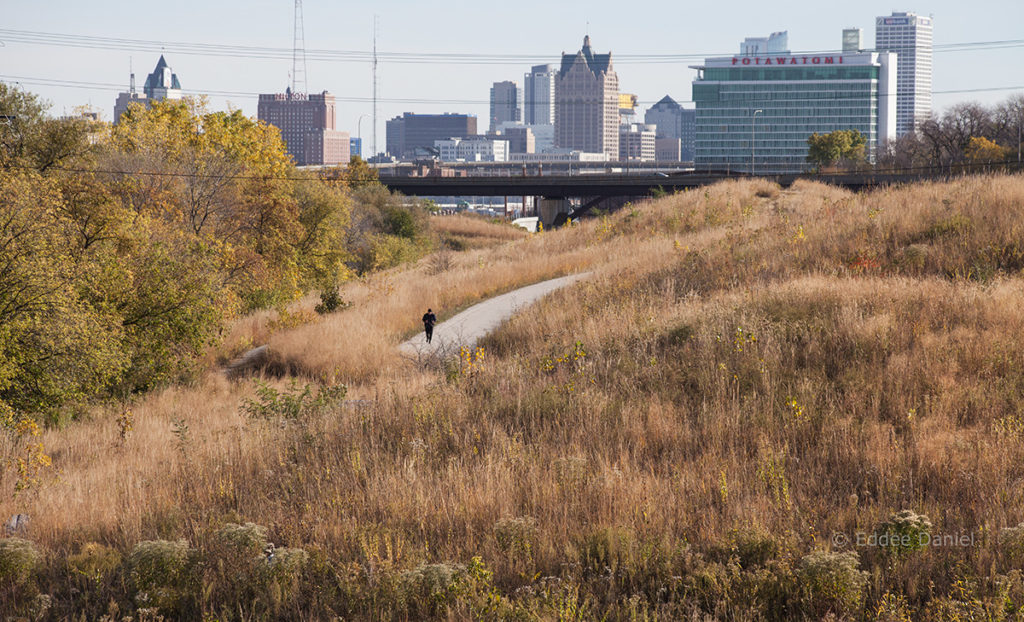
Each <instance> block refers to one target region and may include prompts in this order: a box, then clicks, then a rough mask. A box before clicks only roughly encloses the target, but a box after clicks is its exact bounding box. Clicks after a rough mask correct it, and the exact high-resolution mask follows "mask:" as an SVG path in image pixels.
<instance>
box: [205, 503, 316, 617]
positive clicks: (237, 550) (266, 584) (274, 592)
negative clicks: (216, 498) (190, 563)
mask: <svg viewBox="0 0 1024 622" xmlns="http://www.w3.org/2000/svg"><path fill="white" fill-rule="evenodd" d="M207 557H208V565H209V567H210V573H209V574H208V576H207V585H208V589H209V600H210V602H211V604H212V605H213V606H214V607H221V608H225V611H226V610H228V609H231V610H239V611H241V610H244V611H246V613H247V614H250V615H252V616H255V617H259V616H261V615H266V614H268V613H273V614H275V615H276V614H277V613H279V612H280V610H281V608H282V607H284V606H287V605H289V604H290V603H291V602H292V601H293V600H294V599H295V597H296V596H297V595H298V593H299V588H300V587H301V577H302V571H303V569H304V568H305V566H306V562H307V561H308V560H309V556H308V555H307V554H306V552H305V551H304V550H302V549H297V548H279V549H278V548H275V547H274V545H273V543H271V542H269V541H268V540H267V530H266V529H265V528H263V527H261V526H259V525H256V524H254V523H245V524H237V523H228V524H226V525H224V526H223V527H221V528H220V529H218V530H217V531H216V532H215V533H214V534H213V538H212V539H211V541H210V546H209V550H208V551H207ZM239 607H241V608H242V609H238V608H239Z"/></svg>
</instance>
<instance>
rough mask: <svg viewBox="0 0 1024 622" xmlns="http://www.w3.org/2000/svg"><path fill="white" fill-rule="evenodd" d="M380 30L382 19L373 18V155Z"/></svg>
mask: <svg viewBox="0 0 1024 622" xmlns="http://www.w3.org/2000/svg"><path fill="white" fill-rule="evenodd" d="M379 28H380V18H379V17H378V16H377V15H374V16H373V155H374V156H376V155H377V154H378V153H379V152H378V151H377V30H378V29H379Z"/></svg>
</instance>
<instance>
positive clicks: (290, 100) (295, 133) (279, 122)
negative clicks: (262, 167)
mask: <svg viewBox="0 0 1024 622" xmlns="http://www.w3.org/2000/svg"><path fill="white" fill-rule="evenodd" d="M256 110H257V112H256V114H257V117H258V118H259V120H260V121H265V122H266V123H269V124H270V125H273V126H275V127H277V128H278V129H279V130H281V138H282V139H284V142H285V145H286V147H287V149H288V155H290V156H291V157H292V159H294V160H295V164H296V165H298V166H314V165H326V166H337V165H339V164H348V161H349V157H350V152H349V149H350V144H349V134H348V132H342V131H338V130H336V129H335V127H334V95H331V94H330V93H328V92H327V91H324V92H322V93H319V94H317V93H313V94H310V95H306V94H305V93H293V92H292V90H291V88H287V89H285V92H284V93H273V94H261V95H260V98H259V103H258V104H257V109H256Z"/></svg>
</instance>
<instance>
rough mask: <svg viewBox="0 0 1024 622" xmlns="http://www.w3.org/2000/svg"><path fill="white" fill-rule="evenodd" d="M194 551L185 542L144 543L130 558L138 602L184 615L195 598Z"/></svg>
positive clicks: (160, 541)
mask: <svg viewBox="0 0 1024 622" xmlns="http://www.w3.org/2000/svg"><path fill="white" fill-rule="evenodd" d="M192 554H193V551H192V549H190V548H189V546H188V543H187V542H185V541H184V540H176V541H170V540H148V541H145V542H140V543H138V544H136V545H135V548H134V549H132V552H131V555H129V556H128V565H129V567H130V568H131V582H132V585H133V587H134V588H135V592H136V595H135V601H136V603H137V604H138V605H139V606H140V607H156V608H157V609H159V610H160V611H162V612H164V613H168V614H172V615H173V614H182V613H183V611H184V609H186V606H187V604H188V600H189V599H190V597H192V596H193V594H192V593H191V590H192V588H193V587H194V585H195V581H194V577H193V558H192Z"/></svg>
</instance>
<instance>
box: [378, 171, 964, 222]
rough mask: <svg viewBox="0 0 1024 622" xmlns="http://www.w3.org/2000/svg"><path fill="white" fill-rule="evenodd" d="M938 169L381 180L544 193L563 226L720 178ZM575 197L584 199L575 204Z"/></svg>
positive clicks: (432, 188)
mask: <svg viewBox="0 0 1024 622" xmlns="http://www.w3.org/2000/svg"><path fill="white" fill-rule="evenodd" d="M946 176H948V174H937V173H936V172H935V171H930V170H929V171H919V172H912V173H870V172H866V173H835V174H813V175H808V174H803V175H795V174H794V175H765V176H756V177H755V176H751V175H747V174H737V173H724V172H721V173H720V172H684V173H653V174H625V173H603V174H587V173H582V174H576V175H565V174H561V175H508V176H479V177H443V176H430V175H426V176H422V177H412V176H410V177H404V176H395V177H392V176H388V175H382V176H381V177H380V182H381V183H382V184H383V185H385V186H387V187H388V188H389V189H391V190H393V191H396V192H401V193H402V194H405V195H408V196H421V197H429V196H466V197H472V196H499V197H500V196H506V197H509V196H532V197H538V198H540V200H539V201H538V205H539V206H540V208H539V210H538V211H539V213H538V216H540V217H541V221H542V222H544V224H545V225H547V226H550V225H552V224H556V225H557V224H559V223H560V222H562V221H564V220H565V219H566V218H577V217H579V216H581V215H583V214H584V213H586V212H587V211H589V210H591V209H593V208H594V207H598V206H601V205H602V204H605V205H607V204H609V203H610V204H612V205H615V204H616V203H617V204H621V203H622V202H623V201H625V200H630V199H637V198H642V197H649V196H651V195H653V194H655V193H659V192H676V191H679V190H686V189H688V188H697V187H701V186H707V185H710V184H714V183H717V182H720V181H722V180H725V179H766V180H768V181H772V182H776V183H778V184H779V185H781V186H783V187H788V186H790V185H791V184H793V182H795V181H796V180H798V179H809V180H814V181H818V182H822V183H826V184H832V185H836V186H842V187H845V188H850V189H853V190H860V189H865V188H874V187H878V186H886V185H894V184H905V183H911V182H915V181H922V180H925V179H935V178H937V177H946ZM571 199H578V200H579V201H578V203H579V204H578V205H577V206H575V207H573V205H572V202H571V201H570V200H571Z"/></svg>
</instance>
